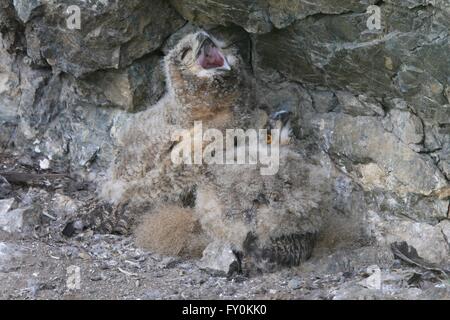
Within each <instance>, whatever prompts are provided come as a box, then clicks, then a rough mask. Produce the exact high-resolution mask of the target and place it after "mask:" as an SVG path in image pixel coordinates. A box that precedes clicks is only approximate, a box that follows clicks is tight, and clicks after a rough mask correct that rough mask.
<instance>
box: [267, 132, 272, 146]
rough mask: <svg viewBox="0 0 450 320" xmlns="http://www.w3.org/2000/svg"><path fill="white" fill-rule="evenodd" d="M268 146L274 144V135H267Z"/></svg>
mask: <svg viewBox="0 0 450 320" xmlns="http://www.w3.org/2000/svg"><path fill="white" fill-rule="evenodd" d="M266 142H267V144H272V134H271V133H270V132H268V133H267V140H266Z"/></svg>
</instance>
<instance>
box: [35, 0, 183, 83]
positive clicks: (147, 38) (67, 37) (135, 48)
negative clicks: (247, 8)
mask: <svg viewBox="0 0 450 320" xmlns="http://www.w3.org/2000/svg"><path fill="white" fill-rule="evenodd" d="M69 5H77V6H79V7H80V11H81V28H80V30H70V29H69V28H67V23H66V19H67V18H68V15H67V14H65V13H66V10H67V8H68V6H69ZM161 17H164V18H163V19H161ZM183 23H184V20H183V19H182V18H181V17H180V16H179V15H178V14H177V13H176V12H175V10H174V9H173V8H171V7H170V5H169V4H168V3H167V2H166V1H163V0H155V1H151V2H148V1H139V0H131V1H126V2H123V1H119V2H116V3H101V2H100V3H98V4H94V3H90V2H85V1H70V2H65V1H64V2H63V3H60V4H56V3H53V2H46V4H45V14H44V15H42V16H41V17H40V19H33V20H31V21H29V23H28V24H29V26H28V25H27V40H30V39H32V41H28V43H27V45H28V46H27V50H28V52H29V55H30V56H31V57H35V60H38V59H36V58H37V56H38V55H41V57H42V59H44V60H45V61H46V62H47V63H48V64H50V65H51V66H53V67H54V68H57V69H59V70H62V71H64V72H67V73H70V74H72V75H74V76H76V77H80V76H82V75H84V74H86V73H89V72H93V71H96V70H100V69H110V68H115V69H117V68H121V67H126V66H128V65H130V64H131V63H132V62H133V61H134V60H136V59H139V58H141V57H143V56H145V55H146V54H148V53H151V52H153V51H155V50H156V49H158V47H159V46H160V45H161V44H162V43H163V41H164V39H165V38H166V37H167V36H169V35H170V34H171V32H174V31H175V30H176V29H177V28H179V27H181V26H182V25H183Z"/></svg>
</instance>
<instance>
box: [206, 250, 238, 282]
mask: <svg viewBox="0 0 450 320" xmlns="http://www.w3.org/2000/svg"><path fill="white" fill-rule="evenodd" d="M198 266H199V267H200V268H201V269H205V270H208V271H212V272H213V273H215V274H218V275H223V276H225V275H229V274H231V273H233V272H236V271H237V270H238V269H237V268H238V266H239V261H238V259H237V257H236V255H235V254H234V253H233V249H232V248H231V247H230V245H228V244H226V243H219V242H212V243H210V244H209V245H208V246H207V247H206V249H205V250H204V251H203V257H202V259H201V260H200V261H199V262H198Z"/></svg>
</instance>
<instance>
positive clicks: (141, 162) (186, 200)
mask: <svg viewBox="0 0 450 320" xmlns="http://www.w3.org/2000/svg"><path fill="white" fill-rule="evenodd" d="M162 63H163V68H164V70H165V75H166V86H167V89H166V94H165V96H164V97H163V98H162V99H161V100H160V101H159V102H158V103H157V104H156V105H153V106H149V107H148V108H147V109H146V110H144V111H142V112H139V113H135V114H132V115H130V114H129V113H125V112H124V113H122V114H120V115H119V116H118V117H117V119H116V121H115V125H114V126H113V128H112V130H111V132H112V135H113V138H114V142H115V146H114V149H115V159H114V162H113V163H112V165H111V166H110V168H109V170H108V172H107V174H106V178H105V179H104V181H102V183H101V184H100V186H99V191H100V195H101V198H102V199H104V200H105V202H107V203H111V204H113V206H112V207H113V209H112V210H106V211H105V210H100V209H99V210H95V212H99V213H100V214H97V215H95V218H94V219H92V220H93V221H94V222H91V223H90V224H92V225H94V228H95V229H97V230H100V231H102V232H111V231H112V232H120V233H124V232H128V230H129V226H130V225H131V224H133V221H134V220H135V218H136V215H137V214H138V213H141V212H144V211H147V212H148V211H152V208H155V207H156V206H158V207H159V206H160V205H161V204H162V203H166V204H168V205H170V204H173V205H178V204H179V205H182V206H192V204H193V203H192V202H193V201H192V198H193V194H195V186H196V184H197V182H198V179H197V176H198V174H199V173H198V170H201V166H192V165H183V164H181V165H174V164H173V163H172V161H171V151H172V150H173V148H174V147H175V146H176V144H177V142H176V141H174V139H173V138H176V137H174V134H175V133H177V132H179V130H180V129H184V130H192V128H193V124H194V121H201V122H202V125H203V128H208V127H213V128H216V129H222V128H226V127H230V126H233V124H232V123H234V122H235V121H236V119H239V121H241V120H242V119H243V118H245V117H236V116H235V115H236V114H239V112H237V111H236V110H240V108H241V106H242V101H243V100H244V98H243V97H244V96H245V90H244V89H243V84H244V83H245V80H246V77H245V73H244V72H245V71H244V66H243V61H242V59H241V58H240V56H239V55H238V53H237V49H235V48H234V47H233V46H228V47H226V48H225V44H224V43H222V42H220V41H218V40H216V39H215V38H213V37H211V36H210V35H209V34H207V33H205V32H203V31H202V32H197V33H193V34H189V35H186V36H185V37H184V38H183V39H181V40H180V41H179V42H178V43H177V45H176V46H175V47H174V48H173V49H172V50H170V52H169V53H168V54H167V55H166V56H165V57H164V60H163V62H162ZM103 212H105V213H103ZM106 212H108V213H109V214H106ZM118 224H120V228H119V229H120V231H117V230H116V229H117V228H116V225H118Z"/></svg>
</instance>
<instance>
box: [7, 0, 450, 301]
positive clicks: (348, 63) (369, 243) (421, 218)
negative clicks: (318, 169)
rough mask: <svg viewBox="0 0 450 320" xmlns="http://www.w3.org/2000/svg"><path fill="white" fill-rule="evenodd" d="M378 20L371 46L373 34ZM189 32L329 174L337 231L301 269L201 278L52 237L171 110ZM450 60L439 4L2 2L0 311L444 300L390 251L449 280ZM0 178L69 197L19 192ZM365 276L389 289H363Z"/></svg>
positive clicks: (418, 0) (448, 22) (121, 249)
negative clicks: (286, 119)
mask: <svg viewBox="0 0 450 320" xmlns="http://www.w3.org/2000/svg"><path fill="white" fill-rule="evenodd" d="M373 4H376V5H378V6H379V8H380V10H381V11H380V12H381V29H379V30H369V29H368V27H367V20H368V18H369V17H370V13H367V8H368V7H369V6H370V5H373ZM70 5H77V6H79V8H80V12H81V29H79V30H77V29H75V30H73V29H69V28H67V25H66V19H67V18H68V14H67V9H68V7H69V6H70ZM199 27H202V28H204V29H207V30H209V31H210V32H211V33H213V34H215V35H217V36H219V37H221V38H223V39H225V41H228V42H230V43H231V42H232V43H234V44H235V45H237V46H238V47H239V50H240V53H241V54H242V56H243V57H244V59H245V60H246V61H247V63H248V65H249V66H250V69H251V70H252V71H253V73H254V77H255V93H256V94H255V96H256V98H257V101H255V102H254V103H255V106H267V107H268V108H269V109H270V110H271V111H275V110H277V109H278V108H280V107H283V108H288V109H289V110H290V111H291V112H292V113H293V114H294V116H295V123H294V131H295V134H296V137H297V138H298V139H301V140H304V141H305V143H304V145H310V146H313V147H312V148H311V150H308V152H311V154H312V156H313V155H317V154H319V153H320V154H321V158H323V157H325V158H326V160H324V163H323V165H324V166H327V167H329V170H330V180H329V184H330V186H332V189H333V192H334V195H333V201H332V204H331V206H330V212H329V219H328V222H327V225H326V227H325V229H324V231H323V234H322V236H321V242H320V244H319V247H318V248H317V250H315V252H314V254H313V257H312V259H311V260H310V261H308V262H307V263H305V264H304V265H303V266H301V267H299V268H293V269H287V270H283V271H280V272H277V273H274V274H266V275H260V276H255V277H251V278H239V277H237V278H233V279H227V278H224V277H220V276H216V277H211V276H210V275H209V274H208V273H207V272H206V271H204V270H202V269H200V268H198V267H197V263H196V261H190V260H180V259H175V258H167V257H160V256H157V255H155V254H153V253H151V252H142V251H139V249H137V248H135V247H134V245H133V243H132V239H130V238H129V237H127V236H110V235H97V234H92V232H91V231H90V230H83V232H82V233H81V234H79V235H78V236H77V237H75V238H70V239H67V238H65V237H64V236H62V235H61V231H62V230H63V228H64V226H65V224H66V223H67V222H68V221H71V219H72V218H73V217H74V216H75V215H76V214H77V212H78V211H79V210H80V208H82V206H83V204H84V203H86V202H89V201H91V200H92V197H93V196H94V195H95V192H94V190H95V183H96V181H98V178H100V177H102V176H103V175H104V174H105V172H106V170H107V168H108V167H109V165H110V163H111V162H112V161H113V160H114V159H113V150H114V146H115V141H114V139H115V138H114V134H115V130H116V128H117V126H118V124H120V122H125V121H127V119H129V118H131V116H132V114H134V113H136V112H139V111H142V110H145V109H146V108H149V107H150V106H151V105H152V104H154V103H156V102H157V101H158V100H159V99H160V98H161V97H162V96H163V94H164V92H165V84H164V77H163V72H162V70H161V69H162V68H161V63H160V61H161V58H162V56H163V55H164V54H166V53H167V51H168V50H170V48H171V47H172V46H173V45H174V44H175V43H176V42H177V41H178V40H179V39H180V38H181V37H182V36H183V35H184V34H186V33H188V32H192V31H195V30H198V28H199ZM448 52H450V3H449V2H448V1H447V0H400V1H399V0H396V1H394V0H384V1H375V0H374V1H372V0H339V1H335V0H320V1H314V2H312V1H303V0H257V1H249V0H245V1H242V0H239V1H237V0H232V1H229V0H214V1H212V0H211V1H210V0H207V1H198V0H186V1H184V0H183V1H181V0H171V1H163V0H153V1H145V0H131V1H118V0H107V1H78V0H70V1H66V0H60V1H46V0H32V1H29V0H14V1H12V0H0V281H1V283H2V287H1V288H0V297H1V298H38V299H39V298H42V299H45V298H85V297H91V298H130V299H131V298H143V299H145V298H147V299H159V298H173V299H175V298H286V299H288V298H295V299H297V298H299V299H300V298H313V299H319V298H321V299H332V298H333V299H347V298H367V299H376V298H393V299H422V298H423V299H426V298H431V299H448V298H450V296H449V290H450V289H449V282H448V280H443V279H441V278H439V277H436V276H435V275H434V274H432V273H431V274H430V273H429V271H424V270H422V269H420V268H418V267H417V266H416V267H411V266H406V265H404V264H400V263H399V261H398V260H396V259H394V258H393V257H391V256H390V254H389V250H388V248H389V246H390V245H391V244H392V243H394V242H398V241H405V242H406V243H408V245H410V246H412V247H414V248H415V249H416V250H417V252H418V254H419V255H420V256H421V257H422V258H424V259H426V260H427V261H430V262H432V263H435V264H437V265H439V266H442V268H444V269H445V268H447V269H448V266H449V265H450V258H449V253H450V251H449V250H450V243H449V240H450V237H449V236H450V229H449V219H450V216H449V210H450V184H449V181H450V55H449V54H448ZM5 171H17V172H22V173H27V174H53V173H58V174H67V175H70V176H76V177H77V181H73V182H70V181H69V180H70V179H69V180H68V179H65V178H63V177H58V178H57V179H56V178H54V177H52V178H50V177H47V178H45V179H41V180H39V179H37V180H33V181H32V183H30V180H29V179H25V180H26V181H25V183H17V181H16V183H11V182H10V181H8V179H7V178H6V179H5V177H2V176H1V172H5ZM19 180H20V179H19ZM22 182H23V181H22ZM11 213H12V214H11ZM81 229H82V228H81ZM376 251H379V252H385V253H386V252H387V253H386V255H385V256H379V255H377V254H375V252H376ZM380 254H381V253H380ZM222 258H224V257H222ZM225 258H226V257H225ZM167 259H169V260H170V261H169V260H167ZM72 265H75V266H79V267H80V269H81V277H82V278H81V279H82V288H81V289H79V290H70V289H68V287H67V284H66V280H67V268H69V267H70V266H72ZM373 265H376V266H378V268H379V269H380V274H381V275H382V277H381V279H382V280H381V287H380V286H378V287H377V288H374V287H373V286H372V285H371V283H372V282H370V281H369V282H367V281H366V280H367V279H368V278H369V277H370V274H369V273H368V271H367V270H368V268H369V267H371V266H373ZM372 269H373V268H372ZM3 283H4V284H5V285H3ZM119 284H120V285H119Z"/></svg>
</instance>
